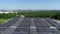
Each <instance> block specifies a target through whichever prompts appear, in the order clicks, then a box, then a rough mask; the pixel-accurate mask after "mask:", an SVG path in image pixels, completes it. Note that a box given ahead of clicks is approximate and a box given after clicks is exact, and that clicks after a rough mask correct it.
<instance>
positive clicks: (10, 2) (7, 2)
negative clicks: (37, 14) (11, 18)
mask: <svg viewBox="0 0 60 34" xmlns="http://www.w3.org/2000/svg"><path fill="white" fill-rule="evenodd" d="M20 9H26V10H29V9H32V10H39V9H40V10H60V0H0V10H20Z"/></svg>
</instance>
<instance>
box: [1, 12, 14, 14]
mask: <svg viewBox="0 0 60 34" xmlns="http://www.w3.org/2000/svg"><path fill="white" fill-rule="evenodd" d="M0 13H1V14H3V13H5V14H8V13H14V12H12V11H11V12H9V11H6V12H5V11H0Z"/></svg>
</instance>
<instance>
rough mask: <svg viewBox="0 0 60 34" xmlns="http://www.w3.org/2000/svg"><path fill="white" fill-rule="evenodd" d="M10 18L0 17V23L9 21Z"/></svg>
mask: <svg viewBox="0 0 60 34" xmlns="http://www.w3.org/2000/svg"><path fill="white" fill-rule="evenodd" d="M9 20H10V19H0V24H4V23H5V22H7V21H9Z"/></svg>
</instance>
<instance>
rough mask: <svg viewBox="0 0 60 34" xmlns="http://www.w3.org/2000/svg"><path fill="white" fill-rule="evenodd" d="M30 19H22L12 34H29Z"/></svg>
mask: <svg viewBox="0 0 60 34" xmlns="http://www.w3.org/2000/svg"><path fill="white" fill-rule="evenodd" d="M30 22H31V20H30V18H24V19H23V21H22V22H21V23H20V24H19V26H18V27H17V28H16V29H15V31H14V32H13V33H12V34H29V30H30Z"/></svg>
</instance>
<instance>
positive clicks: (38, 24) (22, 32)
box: [0, 18, 60, 34]
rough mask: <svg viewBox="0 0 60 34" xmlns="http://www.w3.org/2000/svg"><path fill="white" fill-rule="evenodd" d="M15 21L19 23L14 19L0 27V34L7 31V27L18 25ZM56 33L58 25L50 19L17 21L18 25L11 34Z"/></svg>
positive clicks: (58, 29) (59, 27) (58, 28)
mask: <svg viewBox="0 0 60 34" xmlns="http://www.w3.org/2000/svg"><path fill="white" fill-rule="evenodd" d="M20 19H21V18H20ZM31 19H33V20H31ZM17 21H19V18H14V19H12V20H10V21H8V22H7V23H5V24H2V25H0V34H2V33H4V32H5V30H6V29H8V27H10V26H12V25H13V24H15V23H18V22H17ZM33 24H34V25H33ZM52 26H53V27H56V29H54V28H53V29H51V28H50V27H52ZM11 29H12V28H11ZM33 29H34V32H33ZM11 31H12V30H11ZM57 33H58V34H60V24H58V23H57V22H56V21H54V20H52V19H50V18H24V19H23V20H22V21H19V25H18V26H17V28H15V30H14V31H13V32H12V34H57ZM7 34H8V33H7Z"/></svg>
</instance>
